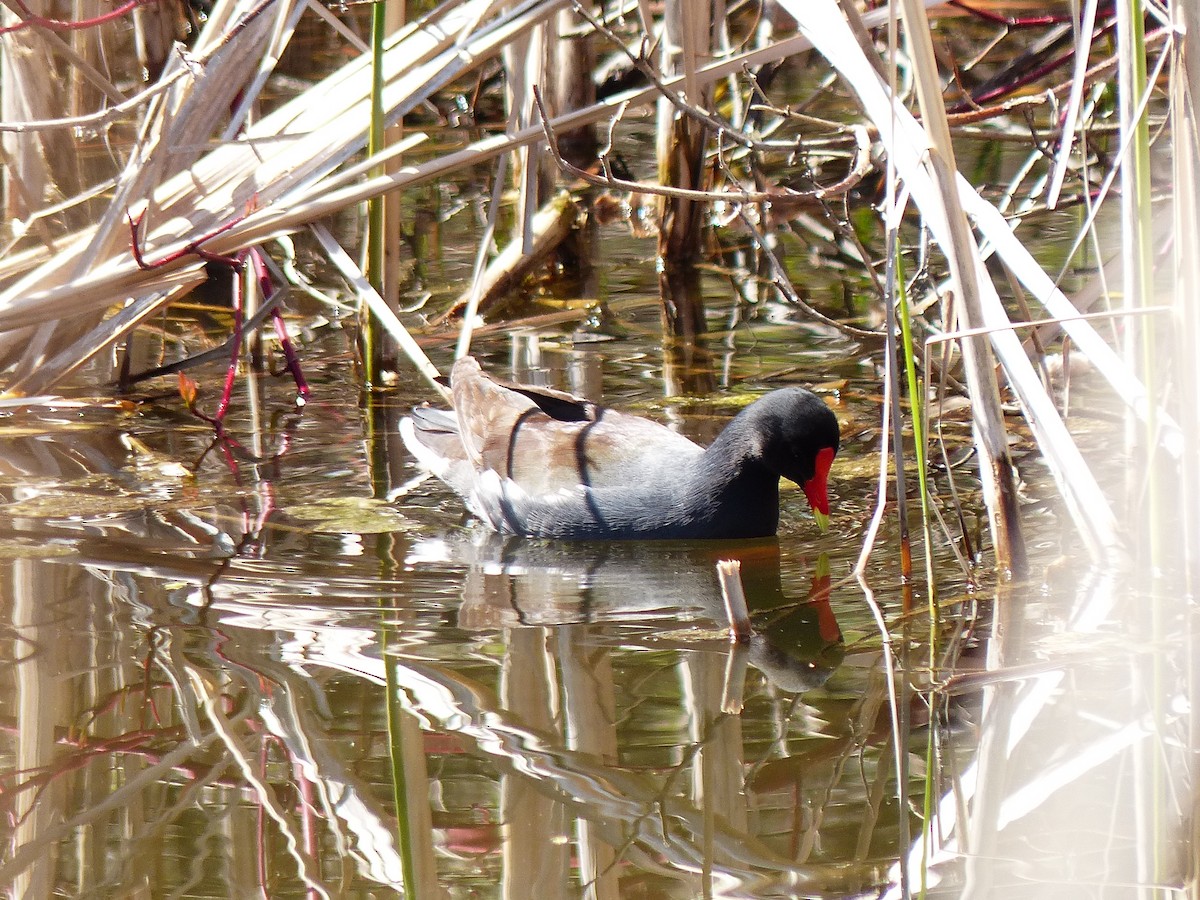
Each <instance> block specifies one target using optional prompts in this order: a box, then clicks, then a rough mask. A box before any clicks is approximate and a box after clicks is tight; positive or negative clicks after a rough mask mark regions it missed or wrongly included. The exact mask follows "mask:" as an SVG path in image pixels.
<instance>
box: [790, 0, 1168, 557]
mask: <svg viewBox="0 0 1200 900" xmlns="http://www.w3.org/2000/svg"><path fill="white" fill-rule="evenodd" d="M781 3H782V5H783V6H784V7H785V8H786V9H788V10H789V11H790V12H791V13H792V14H793V15H794V16H796V18H797V21H798V22H799V23H800V26H801V29H802V31H803V32H804V33H805V34H806V35H807V36H808V37H809V38H810V39H811V40H812V41H813V43H814V44H815V45H817V47H818V49H820V50H821V51H822V52H823V53H824V54H825V55H826V57H827V58H828V59H829V60H830V61H831V62H832V63H833V64H834V67H835V68H837V69H838V71H839V73H840V74H842V76H843V77H844V78H845V79H846V81H847V83H848V84H849V85H850V86H851V87H852V89H853V90H854V91H855V93H856V94H857V95H858V97H859V101H860V103H861V104H862V105H863V108H864V110H865V111H866V113H867V115H868V116H869V117H870V118H871V119H873V120H874V121H875V123H876V125H877V127H878V128H879V132H880V137H881V138H882V139H883V141H884V142H885V145H886V146H887V149H888V152H889V154H890V156H891V158H892V159H893V161H895V163H896V165H897V168H898V171H899V172H900V175H901V177H902V178H903V179H904V183H905V186H906V187H907V188H908V190H909V191H910V192H911V195H912V197H913V199H914V200H915V201H916V202H917V205H918V206H919V207H920V209H921V211H922V214H923V215H924V217H925V222H926V224H927V226H928V227H929V228H930V229H931V231H932V232H933V234H934V237H935V238H936V239H937V241H938V243H939V245H941V246H943V247H946V246H949V245H950V244H951V242H952V240H953V238H952V236H951V235H950V233H949V232H948V231H947V224H946V222H947V213H946V211H945V209H944V207H943V201H942V200H941V198H940V195H939V193H938V190H937V185H936V183H935V182H934V180H933V178H932V177H931V175H930V174H929V172H928V171H927V170H926V169H925V165H926V162H925V159H926V152H927V148H928V147H929V146H930V141H929V138H928V136H927V135H926V133H925V130H924V129H923V128H922V127H921V126H920V125H919V124H918V123H917V122H916V120H915V119H914V118H913V117H912V115H911V114H910V113H909V112H908V111H907V110H906V109H904V108H903V107H902V106H901V105H900V104H898V103H896V102H894V101H893V99H892V98H891V97H890V96H889V94H888V91H887V87H886V85H885V84H883V82H882V81H881V79H880V78H879V76H878V74H877V72H876V71H875V69H874V68H873V66H872V65H871V64H870V63H869V62H868V61H867V60H866V59H865V57H864V56H863V54H862V51H861V48H860V47H859V46H858V44H857V43H856V41H855V39H854V37H853V34H852V33H851V31H850V29H849V28H848V26H846V25H845V23H844V21H843V19H842V16H841V13H840V11H839V10H838V9H837V7H836V6H835V4H834V3H833V2H832V0H813V2H811V3H799V2H797V0H781ZM955 180H956V181H957V187H958V193H959V196H960V199H961V203H962V207H963V209H964V210H965V211H966V213H967V215H968V216H970V217H971V219H972V221H973V224H974V225H975V227H976V228H978V229H979V230H980V231H981V233H982V234H983V235H984V237H985V238H986V239H987V240H988V241H989V242H990V243H991V244H992V245H993V247H994V248H995V250H996V252H998V253H1000V255H1001V257H1002V258H1003V259H1004V262H1005V264H1006V265H1008V266H1009V267H1010V268H1011V269H1012V271H1013V272H1014V274H1015V275H1016V276H1017V278H1018V279H1019V280H1020V281H1021V283H1022V284H1024V285H1025V287H1026V288H1027V289H1029V290H1030V291H1031V292H1032V293H1033V294H1034V295H1035V296H1036V297H1037V298H1038V300H1039V301H1040V302H1041V303H1042V304H1043V305H1045V306H1046V308H1047V310H1048V311H1049V312H1050V313H1051V314H1052V315H1055V316H1060V315H1061V316H1066V315H1072V316H1075V310H1074V307H1073V306H1071V304H1070V302H1069V301H1068V300H1067V299H1066V298H1065V297H1064V296H1063V295H1062V293H1061V291H1059V290H1058V289H1057V288H1055V287H1054V285H1053V283H1052V282H1051V280H1050V278H1049V276H1047V275H1046V273H1045V272H1044V271H1043V270H1042V269H1041V267H1040V266H1039V265H1038V264H1037V263H1036V261H1035V260H1034V259H1033V257H1032V255H1031V254H1030V253H1029V251H1028V250H1027V249H1026V248H1025V247H1024V246H1023V245H1022V244H1021V243H1020V241H1018V240H1017V238H1016V237H1015V235H1014V234H1013V232H1012V229H1011V227H1010V226H1009V224H1008V223H1007V222H1006V221H1005V219H1004V217H1003V216H1001V215H1000V213H999V212H998V211H997V210H996V209H995V207H993V206H992V205H991V204H989V203H988V202H987V201H985V200H984V199H983V198H982V197H980V195H979V194H978V192H976V191H975V189H974V188H973V187H972V186H971V185H970V184H969V183H968V182H967V181H966V179H964V178H963V177H962V176H961V175H958V176H956V179H955ZM972 265H974V266H975V267H976V268H977V270H978V279H979V285H980V288H981V297H980V300H981V304H980V305H981V312H982V313H983V316H984V325H985V326H986V328H987V329H989V333H990V335H991V343H992V348H993V350H994V351H995V352H996V354H997V357H998V359H999V360H1000V363H1001V365H1002V366H1003V368H1004V371H1005V375H1006V376H1007V378H1008V382H1009V384H1010V386H1011V387H1012V388H1013V390H1014V392H1015V393H1016V395H1017V397H1018V400H1019V402H1020V404H1021V407H1022V410H1023V412H1024V414H1025V419H1026V421H1027V423H1028V424H1029V427H1030V429H1031V431H1032V432H1033V434H1034V437H1035V438H1036V439H1037V441H1038V444H1039V446H1040V448H1041V450H1042V453H1043V457H1044V459H1045V460H1046V462H1047V464H1048V466H1049V468H1050V470H1051V472H1052V474H1053V475H1054V478H1055V480H1056V482H1057V484H1058V486H1059V489H1060V493H1061V495H1062V497H1063V499H1064V501H1065V503H1066V504H1067V508H1068V510H1069V511H1070V513H1071V515H1072V519H1073V520H1074V522H1075V523H1076V525H1077V527H1078V529H1079V531H1080V534H1081V535H1082V536H1083V538H1084V540H1085V542H1086V544H1087V546H1088V549H1089V552H1090V553H1091V554H1092V555H1093V557H1094V558H1096V559H1097V560H1117V559H1120V558H1122V557H1123V554H1124V548H1125V542H1124V541H1123V540H1122V538H1121V537H1120V536H1119V531H1118V528H1117V522H1116V518H1115V516H1114V515H1113V513H1112V510H1111V508H1110V506H1109V504H1108V502H1107V500H1106V499H1105V497H1104V494H1103V492H1102V491H1101V490H1100V488H1099V485H1098V484H1097V483H1096V480H1095V477H1094V476H1093V475H1092V473H1091V470H1090V469H1089V467H1088V466H1087V464H1086V462H1085V461H1084V459H1083V457H1082V455H1081V454H1080V452H1079V449H1078V447H1076V445H1075V443H1074V441H1073V440H1072V438H1071V436H1070V434H1069V433H1068V432H1067V430H1066V428H1065V426H1064V424H1063V422H1062V420H1061V418H1060V417H1059V415H1058V412H1057V410H1056V408H1055V406H1054V404H1053V401H1052V400H1051V399H1050V398H1049V396H1048V395H1047V394H1046V392H1045V389H1044V388H1043V386H1042V384H1041V382H1040V380H1039V379H1038V377H1037V373H1036V372H1035V371H1034V368H1033V366H1032V364H1031V363H1030V361H1029V359H1028V357H1027V356H1026V354H1025V352H1024V350H1023V349H1022V347H1021V342H1020V340H1019V339H1018V338H1017V336H1016V335H1015V334H1014V333H1013V332H1012V330H1011V329H1012V325H1011V323H1010V322H1009V320H1008V316H1007V314H1006V312H1005V310H1004V307H1003V305H1002V304H1001V302H1000V299H999V296H998V295H997V294H996V291H995V287H994V286H993V285H992V283H991V281H990V279H989V278H988V277H987V274H986V271H985V270H984V269H983V261H982V258H981V257H980V256H979V255H978V254H976V255H975V257H974V259H973V261H972ZM1064 307H1066V308H1065V309H1064ZM1063 328H1064V329H1065V330H1067V331H1068V333H1070V334H1071V335H1072V337H1073V338H1075V337H1076V335H1079V336H1080V338H1081V339H1077V343H1079V344H1081V345H1082V343H1083V342H1087V343H1088V344H1089V347H1095V352H1096V353H1097V354H1100V357H1102V358H1103V359H1104V360H1105V361H1106V362H1105V364H1104V365H1108V364H1109V363H1110V362H1111V365H1109V367H1108V369H1107V371H1105V372H1104V374H1105V375H1106V377H1108V379H1109V380H1110V383H1112V384H1113V385H1114V387H1115V388H1116V390H1117V392H1118V393H1119V394H1120V396H1121V397H1122V398H1123V399H1125V400H1126V402H1127V403H1129V404H1130V406H1131V408H1133V409H1134V411H1135V412H1138V413H1139V414H1145V413H1146V408H1145V407H1146V404H1149V403H1152V402H1153V400H1152V398H1150V397H1149V395H1148V393H1147V391H1146V389H1145V387H1144V386H1143V385H1142V384H1141V382H1140V381H1139V380H1138V379H1137V378H1136V377H1135V376H1134V375H1133V374H1132V373H1131V372H1130V371H1129V368H1128V366H1126V365H1125V364H1124V363H1123V362H1122V361H1121V359H1120V358H1119V357H1118V356H1117V355H1116V353H1115V352H1114V351H1113V350H1112V348H1110V347H1109V346H1108V345H1107V343H1105V342H1104V340H1103V339H1102V338H1101V337H1100V336H1099V335H1098V334H1097V333H1096V332H1095V330H1094V329H1093V328H1092V326H1091V324H1090V323H1089V322H1087V321H1086V320H1083V319H1079V318H1078V317H1075V318H1073V319H1069V320H1064V321H1063ZM1087 352H1088V353H1089V355H1091V353H1092V351H1091V350H1090V349H1089V350H1088V351H1087ZM1158 421H1159V422H1160V423H1163V426H1164V429H1163V434H1164V437H1163V445H1164V446H1165V447H1167V448H1168V449H1170V448H1171V447H1172V446H1174V445H1175V444H1176V443H1177V441H1176V440H1175V438H1174V437H1173V436H1172V432H1171V431H1170V430H1169V429H1170V427H1171V424H1172V423H1171V421H1170V419H1169V417H1167V416H1166V415H1165V413H1163V412H1162V411H1161V410H1159V411H1158Z"/></svg>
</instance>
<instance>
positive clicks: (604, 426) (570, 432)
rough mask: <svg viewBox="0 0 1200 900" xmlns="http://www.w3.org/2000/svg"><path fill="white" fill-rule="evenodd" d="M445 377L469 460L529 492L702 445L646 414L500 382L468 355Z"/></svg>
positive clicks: (594, 480)
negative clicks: (634, 414)
mask: <svg viewBox="0 0 1200 900" xmlns="http://www.w3.org/2000/svg"><path fill="white" fill-rule="evenodd" d="M450 383H451V388H452V390H453V392H454V409H455V412H456V414H457V416H458V421H459V428H460V430H461V432H462V435H463V443H464V445H465V446H466V449H467V452H468V455H469V457H470V458H471V460H472V462H473V463H474V464H475V465H476V466H477V467H478V468H481V469H492V470H494V471H495V472H497V473H498V474H500V475H502V476H504V477H507V478H511V479H512V480H513V481H515V482H516V483H517V484H519V485H520V486H521V487H522V488H523V489H524V490H525V491H526V492H527V493H530V494H535V495H536V494H546V493H554V492H556V491H560V490H564V489H565V490H569V489H573V488H576V487H578V486H579V485H581V484H583V485H588V486H590V487H593V488H605V487H614V486H620V485H625V484H629V483H631V482H636V481H638V480H643V479H647V478H654V477H655V476H656V474H657V473H659V472H662V471H665V470H668V469H670V468H671V467H673V466H675V465H677V464H678V462H679V461H680V459H681V458H683V457H687V456H691V455H695V454H699V453H702V452H703V450H702V448H700V447H699V446H697V445H696V444H694V443H692V442H691V441H689V440H688V439H687V438H685V437H683V436H681V435H679V434H676V433H675V432H673V431H671V430H670V429H669V428H667V427H665V426H663V425H660V424H658V423H656V422H652V421H650V420H648V419H643V418H640V417H638V416H631V415H627V414H625V413H619V412H616V411H614V410H609V409H603V408H601V407H598V406H596V405H595V404H593V403H590V402H589V401H586V400H581V399H579V398H578V397H573V396H572V395H570V394H566V393H563V392H561V391H552V390H543V389H541V388H529V387H526V386H521V388H520V390H514V389H512V388H509V387H506V386H504V385H502V384H500V383H497V382H495V381H492V380H491V379H489V378H488V377H487V376H485V375H484V374H483V372H482V370H480V368H479V364H478V363H476V362H475V360H473V359H470V358H469V357H464V358H463V359H460V360H459V361H458V362H456V363H455V364H454V369H453V372H452V374H451V380H450ZM550 413H557V415H551V414H550Z"/></svg>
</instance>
